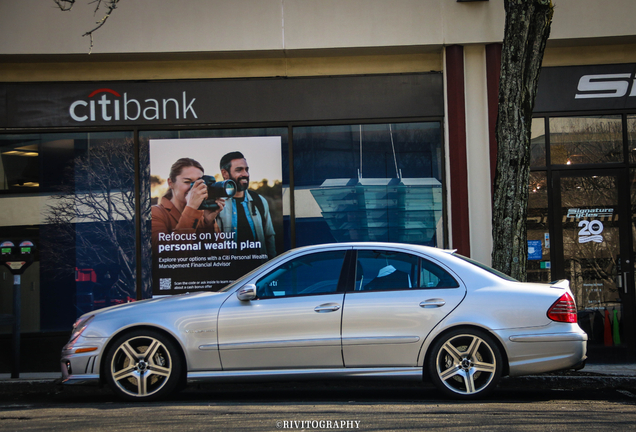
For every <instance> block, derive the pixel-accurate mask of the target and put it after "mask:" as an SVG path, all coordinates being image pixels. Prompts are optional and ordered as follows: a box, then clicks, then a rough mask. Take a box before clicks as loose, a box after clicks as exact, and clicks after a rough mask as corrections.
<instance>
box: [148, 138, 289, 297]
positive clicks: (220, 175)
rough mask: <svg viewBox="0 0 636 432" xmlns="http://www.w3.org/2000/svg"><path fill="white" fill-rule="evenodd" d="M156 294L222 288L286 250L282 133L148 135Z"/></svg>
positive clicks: (154, 292)
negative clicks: (268, 134) (266, 135)
mask: <svg viewBox="0 0 636 432" xmlns="http://www.w3.org/2000/svg"><path fill="white" fill-rule="evenodd" d="M150 184H151V198H152V204H153V205H152V264H153V271H152V278H153V295H154V296H163V295H171V294H181V293H185V292H193V291H199V290H207V291H217V290H219V289H220V288H222V287H224V286H225V285H227V284H228V283H230V282H232V281H234V280H236V279H237V278H239V277H241V276H242V275H244V274H245V273H247V272H249V271H251V270H252V269H254V268H256V267H258V266H259V265H261V264H262V263H264V262H266V261H267V260H269V259H272V258H273V257H275V256H276V255H277V254H279V253H280V252H282V250H281V249H282V244H283V239H282V235H283V234H282V233H283V216H282V166H281V138H280V137H244V138H190V139H160V140H151V141H150Z"/></svg>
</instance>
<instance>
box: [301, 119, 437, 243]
mask: <svg viewBox="0 0 636 432" xmlns="http://www.w3.org/2000/svg"><path fill="white" fill-rule="evenodd" d="M293 149H294V185H295V188H294V203H295V216H296V245H297V246H303V245H310V244H320V243H329V242H334V241H337V242H344V241H394V242H404V243H414V244H424V245H430V246H440V247H443V246H444V229H443V218H442V215H443V201H442V180H443V179H442V163H443V158H442V142H441V125H440V123H439V122H429V123H403V124H378V125H342V126H309V127H296V128H294V129H293Z"/></svg>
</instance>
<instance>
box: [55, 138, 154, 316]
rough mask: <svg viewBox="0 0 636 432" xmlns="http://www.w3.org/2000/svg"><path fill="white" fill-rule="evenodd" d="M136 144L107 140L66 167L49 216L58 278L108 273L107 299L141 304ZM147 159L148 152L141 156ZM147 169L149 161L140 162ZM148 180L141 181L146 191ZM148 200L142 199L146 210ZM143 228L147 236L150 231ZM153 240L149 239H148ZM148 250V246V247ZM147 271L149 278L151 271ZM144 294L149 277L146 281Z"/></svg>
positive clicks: (128, 141)
mask: <svg viewBox="0 0 636 432" xmlns="http://www.w3.org/2000/svg"><path fill="white" fill-rule="evenodd" d="M133 149H134V145H133V141H132V139H128V138H126V139H120V140H108V141H103V142H99V143H97V144H93V145H91V146H90V147H89V148H88V149H87V150H86V151H85V152H84V153H83V154H82V155H81V156H78V157H76V158H75V159H74V160H73V161H72V164H69V165H68V166H66V167H65V172H64V175H65V177H66V178H67V181H66V182H65V183H64V184H63V185H61V186H60V187H59V192H58V193H55V194H53V195H51V200H52V201H53V202H52V204H50V205H49V206H48V209H47V212H46V214H45V221H46V224H48V225H50V226H52V227H55V229H53V230H50V231H51V232H52V233H53V234H52V235H51V236H49V237H50V238H49V239H48V240H47V244H45V245H43V249H44V248H46V249H48V250H50V251H56V252H55V253H50V254H47V256H48V257H49V258H48V259H50V260H52V261H53V263H52V264H53V266H54V267H55V268H56V269H57V271H58V273H60V275H61V274H64V273H68V272H71V271H75V268H80V269H82V268H86V269H105V271H104V275H108V276H109V278H108V279H109V280H108V283H107V284H105V286H106V285H111V286H109V287H108V288H106V289H107V291H108V292H106V293H102V294H104V297H106V298H107V299H127V298H128V297H130V298H132V299H136V297H137V296H136V293H135V280H136V277H137V272H136V267H135V266H136V265H135V255H136V254H135V223H134V216H135V201H136V199H137V194H136V193H135V187H134V185H135V158H134V151H133ZM141 155H142V159H143V158H144V155H147V150H145V151H144V150H143V149H142V151H141ZM140 165H141V166H142V167H146V166H147V165H148V162H147V160H145V161H144V160H142V161H140ZM148 178H149V176H148V175H144V174H143V173H142V175H141V176H140V179H141V182H142V184H141V190H142V191H144V190H146V186H147V179H148ZM147 198H149V196H148V197H147V196H146V194H143V193H142V194H141V198H140V199H141V207H142V208H146V207H147V208H149V207H150V206H149V205H148V203H146V202H145V200H147ZM147 228H148V227H145V226H144V224H142V231H143V230H144V229H147ZM147 237H148V238H150V236H147ZM148 248H149V246H148ZM148 271H149V270H148V269H147V268H145V269H144V273H146V272H148ZM143 280H144V283H145V286H144V292H149V291H150V286H149V285H150V278H149V277H145V278H143ZM105 305H108V304H105Z"/></svg>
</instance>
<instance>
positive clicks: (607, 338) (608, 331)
mask: <svg viewBox="0 0 636 432" xmlns="http://www.w3.org/2000/svg"><path fill="white" fill-rule="evenodd" d="M604 327H605V333H604V335H603V341H604V342H605V346H612V345H613V341H612V323H610V317H609V311H608V310H607V309H605V325H604Z"/></svg>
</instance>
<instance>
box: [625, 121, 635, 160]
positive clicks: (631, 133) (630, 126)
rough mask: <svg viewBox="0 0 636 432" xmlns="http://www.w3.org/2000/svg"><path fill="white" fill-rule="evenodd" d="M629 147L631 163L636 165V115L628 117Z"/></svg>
mask: <svg viewBox="0 0 636 432" xmlns="http://www.w3.org/2000/svg"><path fill="white" fill-rule="evenodd" d="M627 145H628V146H629V161H630V162H631V163H636V115H628V116H627Z"/></svg>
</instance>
